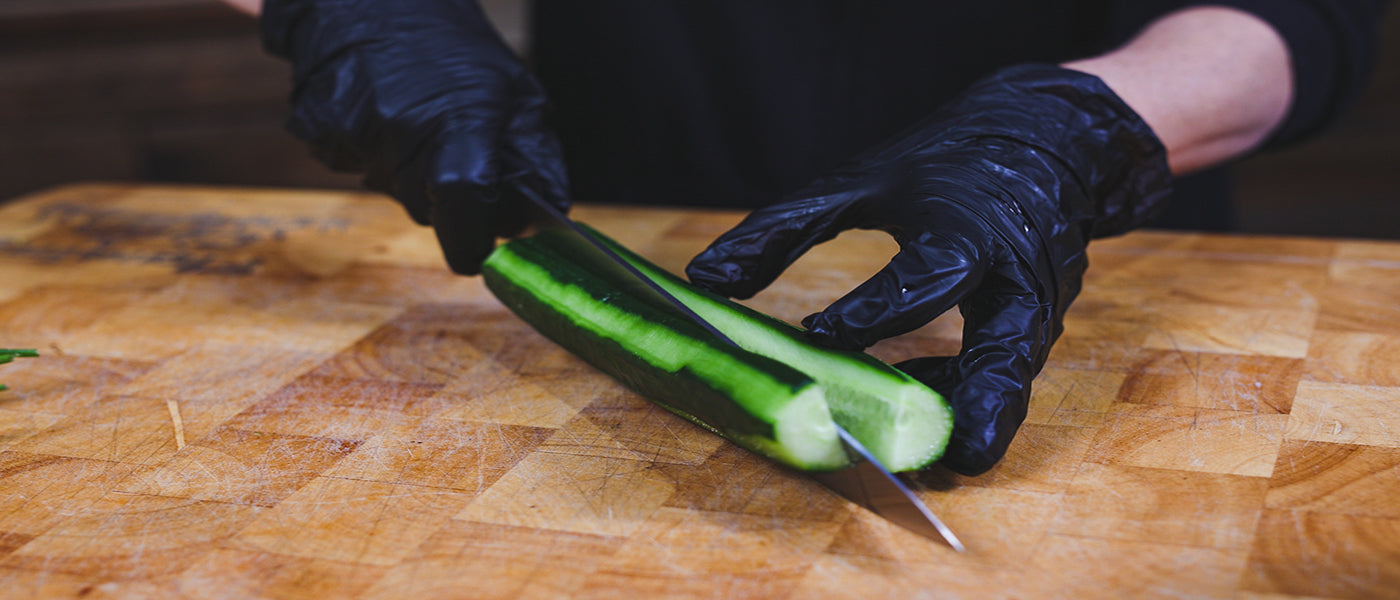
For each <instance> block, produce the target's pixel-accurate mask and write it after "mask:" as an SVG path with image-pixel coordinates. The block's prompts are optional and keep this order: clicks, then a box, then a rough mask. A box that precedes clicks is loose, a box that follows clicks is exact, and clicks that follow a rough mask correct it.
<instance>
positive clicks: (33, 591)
mask: <svg viewBox="0 0 1400 600" xmlns="http://www.w3.org/2000/svg"><path fill="white" fill-rule="evenodd" d="M577 216H579V217H580V218H581V219H583V220H585V221H588V222H589V223H591V224H593V225H595V226H596V227H598V228H600V229H602V230H604V231H607V232H609V233H611V234H613V235H615V236H616V237H618V238H619V239H620V240H622V241H623V242H624V243H626V244H628V245H629V246H631V247H633V248H635V249H637V250H638V251H640V252H641V253H643V254H644V255H647V256H649V257H652V258H654V259H655V260H656V261H657V262H659V263H660V264H661V265H663V266H664V267H666V268H668V269H672V270H680V269H681V268H683V267H684V265H685V263H686V261H688V260H689V258H690V256H692V255H693V254H694V253H695V252H696V251H698V250H699V249H701V248H703V247H704V246H705V245H706V244H707V243H708V242H709V241H710V240H711V239H713V238H714V237H715V236H716V235H718V234H719V233H721V232H723V231H724V230H725V229H726V228H727V227H729V226H732V225H733V224H734V223H736V222H737V221H738V219H739V218H740V216H741V215H739V214H737V213H733V212H707V211H686V210H671V209H627V208H609V207H581V208H579V209H578V210H577ZM892 252H893V246H892V245H891V243H890V242H889V240H888V239H886V238H885V237H884V236H883V235H882V234H874V233H870V232H852V233H849V234H846V235H843V236H841V237H840V238H839V239H838V240H836V241H834V242H831V243H829V244H827V245H824V246H821V247H819V248H818V249H817V250H815V251H814V252H813V253H811V254H810V255H809V256H807V257H804V258H803V259H802V260H800V261H799V262H798V263H797V264H796V265H794V267H793V268H792V270H791V271H790V272H789V273H788V274H786V275H785V276H784V277H783V278H782V279H781V280H780V281H779V282H778V283H777V284H775V285H774V286H773V287H772V288H771V289H769V290H766V291H764V292H763V293H761V294H759V295H758V296H757V297H755V298H754V299H753V300H752V301H750V303H751V304H752V305H753V306H756V307H758V308H760V309H762V310H764V311H767V312H769V313H771V314H773V315H775V316H777V317H779V318H782V319H785V320H788V321H793V322H796V321H798V320H800V319H801V318H802V317H803V316H805V315H806V314H808V313H810V312H812V311H814V310H819V309H820V308H821V307H822V306H823V305H824V304H825V303H827V302H829V301H830V300H831V299H833V298H835V297H837V296H839V295H840V294H842V293H844V292H845V291H847V290H848V289H849V288H850V287H851V286H854V285H856V284H857V283H859V282H860V281H861V280H863V279H864V278H865V277H867V276H869V274H871V273H872V272H874V271H875V270H876V269H878V268H879V266H880V265H881V263H882V262H883V261H884V260H885V259H887V258H888V256H889V255H890V254H891V253H892ZM1090 253H1091V257H1090V258H1091V262H1092V264H1093V267H1092V268H1091V269H1090V272H1089V275H1088V276H1087V278H1086V280H1085V288H1084V292H1083V294H1082V296H1081V298H1080V300H1079V301H1078V302H1077V303H1076V304H1075V306H1074V307H1073V308H1071V310H1070V312H1069V314H1068V316H1067V319H1066V325H1067V329H1066V332H1065V335H1064V337H1063V338H1062V339H1061V340H1060V342H1059V343H1058V344H1057V345H1056V346H1055V348H1054V351H1053V353H1052V355H1051V360H1050V362H1049V364H1048V365H1047V366H1046V369H1045V371H1044V372H1043V373H1042V374H1041V375H1040V377H1039V378H1037V380H1036V383H1035V387H1034V389H1033V393H1032V399H1031V406H1030V410H1029V416H1028V418H1027V421H1026V424H1025V425H1024V426H1023V427H1022V429H1021V432H1020V434H1019V435H1018V437H1017V439H1016V440H1015V442H1014V443H1013V444H1012V446H1011V449H1010V451H1009V453H1008V455H1007V458H1006V459H1005V460H1004V461H1003V462H1002V463H1001V464H999V465H998V466H997V467H996V468H994V469H993V470H992V471H991V472H989V473H987V474H985V475H982V476H978V477H962V476H957V475H953V474H951V473H948V472H946V471H944V470H942V469H940V468H934V469H931V470H929V471H927V472H924V473H921V474H919V475H918V476H917V477H915V478H914V479H913V482H914V483H915V485H916V487H917V489H918V490H919V492H918V493H919V494H920V496H921V497H922V498H923V499H924V500H925V501H926V502H927V503H928V504H929V505H930V506H932V507H933V508H934V509H935V510H936V511H937V512H938V513H939V515H940V516H942V517H943V518H944V520H946V521H947V522H948V523H949V524H950V525H951V526H952V527H953V528H954V529H955V530H956V531H957V532H958V533H959V535H960V536H961V537H962V538H963V540H964V541H965V542H966V543H967V545H968V547H969V549H970V552H968V553H966V554H957V553H954V552H952V551H951V550H950V549H949V548H947V547H946V546H943V545H941V544H937V543H934V542H931V541H929V540H927V539H924V538H921V537H918V536H914V535H911V534H909V533H908V532H905V531H904V530H902V529H899V528H898V527H895V526H893V525H891V524H889V523H887V522H884V521H882V520H880V519H879V518H877V517H875V516H873V515H871V514H869V513H867V512H864V511H863V510H861V509H858V508H855V507H853V506H852V505H850V504H849V503H847V502H845V501H843V500H841V499H840V498H838V497H836V496H834V495H832V494H830V493H828V492H826V491H825V490H824V489H823V488H821V487H820V486H818V485H817V484H815V483H813V482H812V481H810V480H808V479H806V478H804V477H802V476H800V475H798V474H795V473H792V472H788V471H786V470H783V469H780V468H777V467H775V466H774V465H772V464H770V463H768V462H766V461H764V460H762V459H759V458H756V457H755V456H753V455H751V454H749V453H747V452H745V451H743V450H741V449H739V448H737V447H735V446H733V445H731V444H729V443H727V442H724V441H723V440H721V439H719V438H717V437H715V436H713V435H711V434H709V433H707V432H705V431H703V430H701V429H699V428H697V427H695V426H693V425H691V424H689V423H687V422H685V421H684V420H681V419H679V418H677V417H674V416H673V415H671V414H669V413H667V412H665V411H663V410H660V409H658V408H656V407H655V406H653V405H651V404H649V403H647V402H646V401H645V400H643V399H641V398H639V397H637V396H636V395H635V394H633V393H631V392H629V391H628V390H627V389H625V388H623V387H621V386H619V385H618V384H617V383H616V382H614V381H612V380H611V379H609V378H608V377H606V376H603V375H601V374H599V373H598V372H596V371H594V370H593V369H592V368H590V367H589V366H587V365H586V364H585V363H583V362H582V361H580V360H579V359H577V358H575V357H573V356H572V355H570V354H568V353H567V352H565V351H563V350H561V349H559V348H558V347H557V346H555V345H554V344H552V343H550V342H549V341H548V340H546V339H545V338H543V337H541V336H539V335H538V334H536V333H535V332H534V331H533V330H531V329H530V328H529V327H528V326H526V325H524V324H522V323H521V322H520V321H518V320H517V319H515V317H514V316H513V315H511V313H510V312H509V311H507V310H506V309H505V308H504V307H502V306H501V305H500V304H499V303H498V302H496V301H495V299H494V298H492V297H491V296H490V294H489V293H488V292H487V291H486V290H485V288H484V287H483V286H482V285H481V283H480V280H479V279H476V278H466V277H457V276H453V275H451V274H450V272H448V271H447V269H446V268H445V266H444V265H443V263H442V260H441V257H440V256H439V255H438V249H437V246H436V242H435V240H434V238H433V236H432V234H431V232H430V231H428V230H426V229H423V228H419V227H416V226H414V225H412V224H411V223H410V222H409V221H408V219H406V218H404V216H403V214H402V211H401V209H399V208H398V207H397V206H395V205H393V204H392V203H391V202H388V201H386V200H384V199H382V198H378V197H373V196H367V195H356V194H346V193H339V192H318V191H302V192H295V191H288V190H267V189H260V190H252V189H221V188H187V187H148V186H115V185H79V186H70V187H64V188H58V189H54V190H49V191H46V192H43V193H40V194H36V195H33V196H30V197H26V198H22V199H18V200H16V201H14V202H11V203H8V204H6V205H5V206H4V208H3V209H0V278H3V279H0V346H14V347H35V348H38V349H39V350H40V351H41V357H39V358H37V359H28V360H25V361H17V362H15V363H13V364H9V365H5V366H4V367H3V368H0V375H3V381H4V382H5V383H7V384H8V385H9V386H10V388H11V389H10V391H7V392H0V585H3V586H4V587H3V589H4V590H5V595H12V596H15V597H36V598H80V597H88V598H91V597H141V598H189V597H198V598H331V597H334V598H413V599H415V600H416V599H420V598H558V597H571V598H616V597H629V596H636V597H669V598H736V597H743V598H847V597H849V598H862V599H863V598H869V597H873V596H877V595H880V596H895V595H902V596H903V597H909V598H979V599H980V598H1183V597H1189V598H1221V599H1225V598H1231V599H1246V600H1262V599H1269V600H1285V599H1289V598H1393V597H1400V592H1398V591H1397V590H1400V570H1398V569H1397V565H1400V545H1397V543H1396V540H1397V539H1400V508H1397V507H1400V503H1397V502H1396V501H1395V498H1396V496H1397V493H1400V417H1397V416H1396V415H1398V414H1400V411H1397V410H1396V407H1397V406H1400V369H1397V367H1396V366H1395V364H1396V361H1395V360H1394V355H1395V354H1396V352H1397V351H1400V329H1397V323H1400V312H1397V311H1400V309H1397V307H1400V244H1394V243H1387V242H1372V241H1361V240H1340V239H1305V238H1284V237H1231V236H1218V235H1201V234H1183V233H1164V232H1153V231H1143V232H1138V233H1134V234H1131V235H1128V236H1123V237H1120V238H1114V239H1110V240H1103V241H1101V242H1098V243H1096V244H1095V245H1094V246H1093V247H1092V248H1091V251H1090ZM960 327H961V319H960V318H959V317H958V316H957V315H956V314H950V315H945V316H943V317H941V318H939V319H938V320H937V321H935V322H934V323H931V324H930V325H928V326H927V327H924V328H922V329H920V330H918V331H915V332H913V333H910V334H908V335H905V336H902V337H900V338H897V339H894V340H887V341H885V342H882V343H881V344H879V345H877V346H876V347H874V348H873V349H872V353H874V354H876V355H877V356H880V357H882V358H885V359H887V360H892V361H893V360H898V359H902V358H908V357H911V356H919V355H927V354H948V353H953V352H956V351H957V348H958V339H959V335H960Z"/></svg>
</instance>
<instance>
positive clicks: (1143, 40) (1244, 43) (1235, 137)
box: [1064, 7, 1293, 175]
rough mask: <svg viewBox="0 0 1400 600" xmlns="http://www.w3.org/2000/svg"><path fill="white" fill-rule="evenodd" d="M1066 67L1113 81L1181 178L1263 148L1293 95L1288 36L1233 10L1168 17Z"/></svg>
mask: <svg viewBox="0 0 1400 600" xmlns="http://www.w3.org/2000/svg"><path fill="white" fill-rule="evenodd" d="M1064 66H1065V67H1067V68H1071V69H1075V70H1079V71H1083V72H1086V73H1090V74H1093V75H1096V76H1098V77H1099V78H1100V79H1102V80H1103V81H1104V83H1106V84H1108V86H1109V87H1110V88H1111V89H1113V91H1114V92H1115V93H1117V94H1118V96H1119V97H1121V98H1122V99H1123V101H1124V102H1126V103H1127V104H1128V105H1129V106H1131V107H1132V108H1133V110H1134V111H1136V112H1137V113H1138V115H1139V116H1141V117H1142V119H1143V120H1144V121H1146V122H1147V124H1148V126H1150V127H1151V128H1152V130H1153V131H1154V132H1155V133H1156V134H1157V137H1158V138H1159V139H1161V140H1162V143H1163V144H1164V145H1165V146H1166V147H1167V160H1168V163H1169V164H1170V166H1171V169H1172V172H1173V173H1174V174H1178V175H1179V174H1184V173H1188V172H1191V171H1195V170H1198V169H1202V168H1206V167H1209V166H1212V165H1216V164H1219V163H1222V162H1225V161H1227V160H1230V159H1232V158H1235V157H1237V156H1240V155H1242V154H1244V153H1246V152H1248V151H1250V150H1251V149H1253V148H1255V147H1257V146H1258V145H1259V144H1260V143H1262V142H1263V141H1264V140H1265V138H1266V137H1267V136H1268V135H1269V133H1270V132H1272V131H1273V130H1274V128H1275V127H1276V126H1278V124H1279V123H1280V122H1282V120H1283V118H1284V116H1285V115H1286V114H1287V112H1288V108H1289V105H1290V102H1291V100H1292V97H1293V78H1292V67H1291V65H1290V62H1289V55H1288V49H1287V47H1286V46H1285V44H1284V42H1283V39H1282V38H1281V37H1280V36H1279V35H1278V33H1277V32H1275V31H1274V30H1273V28H1272V27H1270V26H1269V25H1268V24H1267V23H1265V22H1263V21H1262V20H1260V19H1258V18H1257V17H1255V16H1253V15H1250V14H1248V13H1245V12H1243V11H1239V10H1236V9H1232V8H1224V7H1198V8H1191V9H1186V10H1183V11H1180V12H1176V13H1172V14H1169V15H1167V16H1165V17H1162V18H1161V19H1159V20H1157V21H1156V22H1154V23H1153V24H1151V25H1149V26H1148V27H1147V28H1146V29H1144V30H1143V32H1142V33H1141V34H1139V35H1138V36H1137V37H1136V38H1135V39H1133V40H1132V41H1131V42H1129V43H1128V44H1127V45H1125V46H1123V47H1122V48H1120V49H1118V50H1115V51H1113V52H1110V53H1108V54H1104V55H1101V56H1097V57H1094V58H1089V59H1084V60H1079V61H1074V62H1070V63H1066V64H1065V65H1064Z"/></svg>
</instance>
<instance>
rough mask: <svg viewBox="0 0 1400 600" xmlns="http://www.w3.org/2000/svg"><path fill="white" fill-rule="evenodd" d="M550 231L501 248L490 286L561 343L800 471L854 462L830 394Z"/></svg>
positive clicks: (486, 271)
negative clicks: (605, 269) (579, 253)
mask: <svg viewBox="0 0 1400 600" xmlns="http://www.w3.org/2000/svg"><path fill="white" fill-rule="evenodd" d="M548 241H549V240H548V236H546V235H544V234H540V235H537V236H535V237H530V238H521V239H516V240H512V241H511V242H509V243H506V244H503V245H501V246H498V247H497V248H496V250H495V251H494V252H493V253H492V254H491V255H490V257H488V258H487V260H486V262H485V264H483V265H482V276H483V278H484V279H485V281H486V285H487V287H488V288H489V289H490V290H491V292H492V293H493V294H495V295H496V297H497V298H499V299H500V300H501V301H502V302H503V303H504V304H505V305H506V306H507V307H509V308H510V309H511V310H512V311H514V312H515V313H516V314H517V315H519V316H520V317H521V318H522V319H524V320H525V321H526V322H527V323H530V324H531V325H532V326H534V327H535V328H536V329H537V330H539V331H540V332H541V333H543V334H544V335H545V336H546V337H549V338H550V339H552V340H553V341H554V342H555V343H558V344H559V345H560V346H562V347H564V348H565V349H567V350H569V351H570V352H572V353H574V354H576V355H578V356H580V357H582V358H583V359H584V360H586V361H588V362H589V363H590V364H592V365H593V366H595V367H597V368H598V369H599V370H601V371H603V372H605V373H608V374H609V375H612V376H613V377H614V378H616V379H617V380H619V381H621V382H622V383H623V384H625V385H627V386H628V387H630V388H632V389H633V390H635V391H637V392H638V393H639V394H641V395H642V396H643V397H645V398H647V399H649V400H651V401H652V402H654V403H656V404H658V405H660V406H662V407H664V408H666V409H667V410H670V411H671V412H673V413H676V414H677V415H680V416H681V417H684V418H686V419H688V420H690V421H691V422H693V423H696V424H697V425H700V426H701V427H704V428H706V429H708V430H710V431H712V432H714V433H716V434H718V435H720V436H723V437H725V438H727V439H729V440H731V441H733V442H734V443H736V444H738V445H739V446H741V447H743V448H746V449H748V450H750V451H752V452H755V453H757V454H760V455H762V456H766V457H768V458H770V459H772V460H774V461H776V462H779V463H782V464H785V465H788V466H791V467H793V468H796V469H800V470H809V471H821V470H831V469H837V468H840V467H843V466H845V465H846V464H847V458H846V455H845V453H844V451H843V450H842V448H841V443H840V439H839V438H838V436H837V434H836V428H835V425H834V422H833V421H832V418H831V414H830V411H829V410H828V408H827V403H826V399H825V396H824V393H825V390H824V389H823V388H822V387H821V386H820V385H818V384H817V383H816V382H815V381H813V380H812V379H811V378H810V377H808V376H806V375H804V374H802V373H801V372H798V371H797V370H795V369H793V368H791V367H788V366H787V365H784V364H782V363H779V362H777V361H775V360H772V359H769V358H766V357H762V356H757V355H754V354H752V353H750V352H747V351H745V350H742V349H740V348H735V347H733V346H730V345H729V344H726V343H724V342H722V341H719V340H717V339H715V338H714V336H713V335H712V334H710V333H709V332H708V331H705V330H703V329H702V328H700V327H699V326H697V325H695V324H694V323H691V322H690V321H688V320H686V319H683V318H681V317H679V316H676V315H674V314H673V313H671V312H669V311H666V310H664V309H662V308H661V307H657V306H654V305H652V304H650V303H649V302H647V301H645V300H643V299H641V298H638V297H636V296H630V295H627V294H621V293H618V291H617V289H618V287H617V285H615V284H613V283H612V282H610V281H608V279H607V278H606V277H603V276H600V275H599V274H597V273H594V272H592V271H590V270H589V269H588V268H587V265H581V264H578V263H576V262H572V260H571V259H572V258H575V257H576V256H570V255H569V254H567V253H563V252H561V251H560V248H558V247H556V246H552V245H551V244H549V243H546V242H548Z"/></svg>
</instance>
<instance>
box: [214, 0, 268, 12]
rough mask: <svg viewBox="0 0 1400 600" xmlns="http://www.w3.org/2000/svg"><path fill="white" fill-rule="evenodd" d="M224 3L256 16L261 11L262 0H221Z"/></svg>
mask: <svg viewBox="0 0 1400 600" xmlns="http://www.w3.org/2000/svg"><path fill="white" fill-rule="evenodd" d="M221 1H222V2H223V3H224V4H227V5H229V6H232V7H234V8H236V9H238V10H239V11H241V12H245V13H248V14H250V15H254V16H256V15H257V14H258V13H260V12H262V0H221Z"/></svg>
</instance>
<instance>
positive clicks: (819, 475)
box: [522, 194, 966, 552]
mask: <svg viewBox="0 0 1400 600" xmlns="http://www.w3.org/2000/svg"><path fill="white" fill-rule="evenodd" d="M522 195H523V196H525V197H526V198H528V199H529V201H530V205H531V208H532V209H533V213H534V215H533V223H534V225H535V227H537V228H548V229H555V230H559V231H562V232H564V234H565V235H566V236H567V237H568V238H570V239H572V240H574V242H575V243H573V244H571V245H572V246H573V248H572V249H573V250H577V251H578V252H584V253H590V254H592V255H593V258H600V259H605V260H598V261H594V262H596V263H597V264H599V265H607V267H606V268H609V269H613V270H614V272H613V273H610V274H609V275H612V276H613V277H614V279H615V280H616V281H620V282H624V283H623V285H624V286H625V287H626V289H625V290H623V291H626V292H628V293H632V294H636V295H639V296H642V297H647V298H650V299H651V300H652V301H653V302H654V303H656V304H657V305H658V306H664V307H667V308H668V309H670V310H673V311H674V312H675V313H676V314H679V315H681V316H683V317H685V318H686V319H687V320H690V321H692V322H694V323H695V324H696V325H698V326H700V327H701V328H703V329H704V330H705V331H707V332H709V333H710V334H712V335H714V336H715V338H716V339H719V340H721V341H723V342H725V343H727V344H730V345H732V346H736V347H737V346H738V345H739V344H737V343H736V342H734V340H732V339H730V337H729V336H727V335H725V334H724V332H722V331H720V330H719V329H718V328H716V327H715V326H714V325H713V324H711V323H710V322H708V321H706V320H705V319H704V318H703V317H701V316H700V315H698V314H696V313H695V311H693V310H691V309H690V307H688V306H686V305H685V304H684V303H682V302H681V301H680V300H677V299H676V297H675V296H673V295H671V293H670V292H667V291H666V290H665V288H662V287H661V286H660V285H659V284H657V283H656V282H654V281H652V280H651V278H649V277H647V276H646V275H643V274H642V272H641V271H639V270H637V268H636V267H634V266H632V264H631V263H629V262H627V261H626V260H625V259H623V258H622V257H621V256H619V255H618V254H617V253H616V252H613V250H612V249H611V248H609V247H608V246H607V244H605V243H603V241H602V240H599V239H598V238H597V237H595V236H594V235H593V234H591V233H589V232H588V230H586V229H584V228H583V227H580V226H579V225H578V223H575V222H574V220H573V219H570V218H569V217H568V216H566V215H565V214H564V213H563V212H561V211H560V210H559V209H557V208H555V207H554V206H553V205H551V204H549V203H548V202H547V201H545V200H544V199H543V198H542V197H541V196H538V195H536V194H522ZM836 433H837V435H838V437H839V438H840V440H841V445H842V447H843V448H844V450H845V452H846V457H847V458H848V459H849V460H850V462H851V464H850V466H847V467H845V468H842V469H837V470H835V471H825V472H805V474H806V475H809V476H811V477H812V478H813V479H815V480H816V481H817V482H818V483H821V484H822V485H823V486H825V487H826V488H827V489H829V490H831V491H833V492H835V493H836V494H838V495H840V496H842V497H843V498H846V499H847V500H849V501H851V502H854V503H855V504H857V505H859V506H861V507H863V508H865V509H866V510H869V511H870V512H873V513H875V514H877V515H879V516H881V517H882V518H884V519H886V520H888V521H890V522H891V523H894V524H896V525H899V526H900V527H903V528H905V529H907V530H909V531H911V532H913V533H916V534H918V535H921V536H924V537H927V538H930V539H933V540H942V541H945V542H947V543H948V545H949V546H952V547H953V549H954V550H957V551H958V552H962V551H964V550H965V549H966V548H965V547H964V546H963V544H962V541H961V540H959V539H958V537H957V536H956V535H954V534H953V532H952V530H951V529H949V528H948V526H947V525H945V524H944V523H943V521H942V520H940V519H939V518H938V517H937V516H935V515H934V514H933V511H931V510H929V508H928V506H926V505H925V504H924V503H923V502H922V501H920V500H919V498H918V497H917V496H915V495H914V493H913V492H912V491H911V490H910V489H909V487H908V486H906V485H905V484H904V482H903V480H901V479H900V478H899V477H897V476H896V475H895V474H893V473H891V472H890V470H889V469H887V468H886V467H885V466H884V465H883V464H881V463H880V461H879V460H878V459H876V458H875V457H874V456H873V455H871V454H870V452H869V451H868V450H866V449H865V447H864V446H862V445H861V444H860V442H859V441H857V440H856V439H855V437H853V436H852V435H851V434H850V432H848V431H846V430H845V429H844V428H842V427H841V426H840V425H836Z"/></svg>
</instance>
